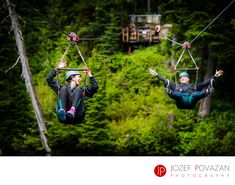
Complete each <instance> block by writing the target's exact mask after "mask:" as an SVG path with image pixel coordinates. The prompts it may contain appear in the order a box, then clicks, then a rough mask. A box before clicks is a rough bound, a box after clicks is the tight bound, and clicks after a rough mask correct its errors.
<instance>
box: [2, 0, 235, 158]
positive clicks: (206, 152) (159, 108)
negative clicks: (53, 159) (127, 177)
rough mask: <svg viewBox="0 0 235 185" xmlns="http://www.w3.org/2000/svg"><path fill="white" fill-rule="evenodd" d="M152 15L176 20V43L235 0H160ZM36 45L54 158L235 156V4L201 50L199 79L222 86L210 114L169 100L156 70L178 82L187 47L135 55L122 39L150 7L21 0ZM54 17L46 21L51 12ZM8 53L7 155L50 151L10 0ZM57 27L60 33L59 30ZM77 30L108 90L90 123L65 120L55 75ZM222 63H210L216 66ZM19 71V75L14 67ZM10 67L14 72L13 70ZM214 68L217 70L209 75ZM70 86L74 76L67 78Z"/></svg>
mask: <svg viewBox="0 0 235 185" xmlns="http://www.w3.org/2000/svg"><path fill="white" fill-rule="evenodd" d="M150 2H151V13H158V14H161V24H172V25H173V27H172V29H171V30H170V32H169V37H170V38H175V39H176V40H177V41H178V42H181V43H182V42H184V41H186V40H192V39H193V38H195V36H197V35H198V34H199V33H200V32H201V31H202V30H203V29H204V28H205V27H206V26H207V25H208V24H209V23H210V22H211V21H212V20H213V19H214V18H215V17H216V16H217V15H218V14H219V13H220V12H221V11H222V10H223V9H224V8H225V7H226V6H227V5H228V4H229V3H230V2H231V0H224V1H221V0H207V1H202V0H200V1H198V0H187V1H184V0H175V1H172V0H166V1H160V0H152V1H150ZM12 3H13V4H14V7H15V10H16V13H17V18H18V21H19V23H20V28H21V32H22V35H23V38H24V42H25V46H26V54H27V57H28V60H29V65H30V70H31V73H32V78H33V83H34V86H35V89H36V92H37V97H38V100H39V102H40V105H41V108H42V112H43V116H44V119H45V123H46V126H47V133H46V136H47V139H48V145H49V146H50V148H51V149H52V155H65V156H71V155H73V156H90V155H93V156H97V155H99V156H100V155H102V156H108V155H112V156H117V155H132V156H137V155H142V156H179V155H181V156H188V155H193V156H195V155H198V156H218V155H223V156H227V155H228V156H229V155H235V98H234V94H235V91H234V88H232V85H233V84H234V81H235V75H234V72H233V70H234V67H235V64H234V61H235V45H234V41H235V40H234V38H235V35H234V33H235V17H234V14H233V12H234V10H235V3H234V4H232V5H231V6H230V7H229V8H228V9H227V10H226V11H225V12H224V13H223V14H222V15H221V16H220V17H219V18H218V19H217V20H216V21H215V22H214V23H213V24H212V25H211V26H210V27H209V28H208V29H207V30H205V31H204V32H203V33H202V34H201V35H200V37H199V38H197V40H195V41H194V43H193V44H192V49H191V52H192V53H193V55H194V57H195V60H196V62H197V63H198V65H199V66H200V72H199V81H203V80H204V79H205V78H206V77H207V76H208V74H209V75H212V74H214V72H215V69H222V70H223V71H224V75H223V76H222V77H221V78H219V79H217V80H216V84H215V89H216V90H215V93H214V94H213V95H211V96H210V97H209V98H211V108H210V113H209V115H207V116H205V117H200V110H199V109H200V108H199V106H200V104H198V105H197V107H196V108H195V109H194V110H182V109H177V107H176V105H175V102H174V101H173V100H172V99H170V98H169V97H168V96H167V95H166V94H164V85H163V83H162V82H160V81H159V80H158V79H157V78H155V77H153V76H151V75H150V74H149V71H148V70H149V68H154V69H156V70H157V71H158V72H159V73H160V74H161V75H162V76H164V77H166V78H169V79H171V80H174V73H173V72H172V70H171V65H172V61H176V60H177V59H178V57H179V56H180V53H181V51H182V48H180V47H179V46H177V45H173V44H172V43H171V42H170V41H169V40H167V39H162V40H161V42H160V43H158V44H155V45H148V46H146V45H145V46H141V45H139V46H138V47H136V48H135V49H134V51H133V52H132V53H131V54H128V52H127V50H126V48H125V47H124V46H123V43H122V40H121V30H122V26H123V25H125V24H127V23H128V21H129V17H128V15H130V14H146V13H147V11H148V9H147V1H140V0H135V1H134V0H114V1H110V0H102V1H95V0H90V1H85V0H79V1H72V0H67V1H62V0H47V1H45V0H41V1H37V0H30V1H29V0H27V1H26V0H24V1H20V0H12ZM42 15H43V16H44V17H43V16H42ZM0 18H1V27H0V39H1V47H0V57H1V68H0V73H1V80H0V88H1V96H0V115H1V119H0V120H1V121H0V153H1V155H5V156H18V155H45V154H46V153H45V151H44V148H43V147H42V144H41V141H40V137H39V131H38V125H37V120H36V118H35V113H34V110H33V107H32V105H31V100H30V98H29V95H28V92H27V90H26V88H25V83H24V79H23V78H22V67H21V63H20V61H19V62H18V64H16V65H14V64H15V63H16V61H17V58H18V50H17V47H16V42H15V37H14V32H13V29H12V27H11V20H10V18H9V12H8V7H7V6H6V3H5V1H1V10H0ZM55 25H56V26H57V27H56V26H55ZM62 30H63V31H65V32H68V33H69V32H71V31H73V32H75V33H77V34H78V35H79V36H80V37H81V38H93V39H91V40H89V39H87V40H81V41H79V43H78V46H79V48H80V50H81V53H82V54H83V56H84V58H85V60H86V63H87V65H88V66H89V67H90V69H91V71H92V74H93V75H94V76H95V78H96V80H97V81H98V84H99V90H98V92H97V93H96V94H95V95H94V97H93V98H91V99H89V100H87V101H85V105H86V109H87V115H86V118H85V120H84V122H83V123H82V124H78V125H66V124H62V123H60V122H59V121H58V119H57V116H56V112H55V107H56V102H57V96H56V94H55V93H54V92H53V91H52V90H51V89H50V88H49V87H48V85H47V82H46V80H45V79H46V77H47V75H48V74H49V73H50V71H51V70H52V69H53V68H54V67H55V65H56V64H57V63H58V61H59V59H60V58H61V56H62V54H63V52H64V51H65V49H66V48H67V46H68V41H67V40H66V35H65V34H64V33H63V32H62ZM66 59H67V60H68V61H70V64H69V65H70V66H72V67H77V66H82V65H83V64H82V60H81V58H80V57H79V55H78V53H77V51H76V48H75V47H72V48H71V49H70V51H69V53H68V54H67V56H66ZM211 61H212V62H213V65H209V63H210V62H211ZM10 67H12V68H11V69H9V68H10ZM8 69H9V70H8ZM208 71H209V72H208ZM60 75H61V76H60V81H62V82H61V83H65V81H63V79H64V77H63V76H64V73H63V72H61V74H60Z"/></svg>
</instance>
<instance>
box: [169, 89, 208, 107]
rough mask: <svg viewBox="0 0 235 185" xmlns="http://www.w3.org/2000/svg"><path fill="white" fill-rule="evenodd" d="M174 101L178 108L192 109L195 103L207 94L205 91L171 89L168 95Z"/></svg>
mask: <svg viewBox="0 0 235 185" xmlns="http://www.w3.org/2000/svg"><path fill="white" fill-rule="evenodd" d="M169 96H170V97H171V98H172V99H174V100H175V101H176V105H177V107H178V108H179V109H194V108H195V106H196V103H197V102H198V101H199V100H200V99H202V98H205V97H206V96H207V94H206V91H204V90H203V91H195V92H193V93H185V92H179V91H172V93H171V94H170V95H169Z"/></svg>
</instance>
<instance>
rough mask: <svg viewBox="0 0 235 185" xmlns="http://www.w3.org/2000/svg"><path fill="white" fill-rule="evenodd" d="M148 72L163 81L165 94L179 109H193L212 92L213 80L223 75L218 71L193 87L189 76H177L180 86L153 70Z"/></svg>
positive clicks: (185, 74)
mask: <svg viewBox="0 0 235 185" xmlns="http://www.w3.org/2000/svg"><path fill="white" fill-rule="evenodd" d="M149 72H150V74H152V75H154V76H156V77H157V78H158V79H159V80H161V81H163V83H164V85H165V87H166V88H165V92H166V94H168V95H169V96H170V97H171V98H172V99H174V100H175V101H176V105H177V107H178V108H180V109H193V108H194V107H195V105H196V103H197V102H198V101H199V100H200V99H202V98H205V97H206V96H207V95H209V94H211V93H212V92H213V91H214V87H213V82H214V80H215V78H217V77H219V76H221V75H223V71H222V70H218V71H216V73H215V75H213V76H212V77H210V78H209V79H207V80H205V81H204V82H201V83H198V84H196V85H194V84H190V83H189V74H188V73H187V72H182V73H180V75H179V78H180V84H177V85H176V84H175V83H172V82H170V81H169V80H168V79H165V78H163V77H162V76H160V75H159V74H158V73H157V72H156V71H155V70H154V69H149ZM205 88H206V89H205Z"/></svg>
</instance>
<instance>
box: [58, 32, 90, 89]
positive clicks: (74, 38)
mask: <svg viewBox="0 0 235 185" xmlns="http://www.w3.org/2000/svg"><path fill="white" fill-rule="evenodd" d="M67 40H68V41H69V45H68V47H67V49H66V50H65V51H64V53H63V55H62V57H61V58H60V61H63V60H64V58H65V56H66V55H67V53H68V51H69V49H70V48H71V46H72V44H75V47H76V49H77V51H78V54H79V56H80V58H81V59H82V61H83V64H84V68H58V71H57V84H58V85H59V84H60V83H59V71H62V70H66V71H87V70H89V68H88V67H87V64H86V61H85V60H84V58H83V56H82V53H81V51H80V49H79V47H78V45H77V42H78V41H79V37H78V35H76V34H75V33H74V32H71V33H70V34H69V36H67ZM86 81H87V77H86V76H85V79H84V86H83V93H85V89H86ZM58 89H59V88H58Z"/></svg>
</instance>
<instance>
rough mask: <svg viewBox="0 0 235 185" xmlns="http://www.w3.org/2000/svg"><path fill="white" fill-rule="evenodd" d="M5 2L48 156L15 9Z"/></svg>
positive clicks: (48, 151) (43, 130)
mask: <svg viewBox="0 0 235 185" xmlns="http://www.w3.org/2000/svg"><path fill="white" fill-rule="evenodd" d="M6 2H7V6H8V10H9V14H10V18H11V22H12V27H13V28H14V34H15V39H16V45H17V47H18V52H19V54H20V60H21V64H22V75H23V77H24V80H25V86H26V88H27V91H28V93H29V96H30V98H31V101H32V105H33V108H34V112H35V115H36V119H37V122H38V127H39V133H40V138H41V142H42V145H43V147H44V149H45V150H46V152H47V154H50V153H51V149H50V148H49V146H48V144H47V138H46V136H45V132H46V131H47V130H46V126H45V123H44V118H43V115H42V111H41V108H40V105H39V102H38V99H37V96H36V92H35V89H34V86H33V82H32V78H31V72H30V68H29V64H28V58H27V56H26V51H25V46H24V40H23V36H22V33H21V31H20V26H19V23H18V20H17V16H16V13H15V9H14V8H13V6H12V4H11V2H10V0H6Z"/></svg>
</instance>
